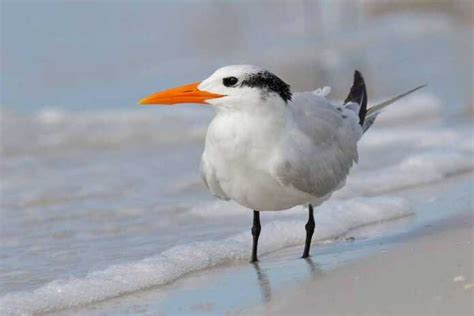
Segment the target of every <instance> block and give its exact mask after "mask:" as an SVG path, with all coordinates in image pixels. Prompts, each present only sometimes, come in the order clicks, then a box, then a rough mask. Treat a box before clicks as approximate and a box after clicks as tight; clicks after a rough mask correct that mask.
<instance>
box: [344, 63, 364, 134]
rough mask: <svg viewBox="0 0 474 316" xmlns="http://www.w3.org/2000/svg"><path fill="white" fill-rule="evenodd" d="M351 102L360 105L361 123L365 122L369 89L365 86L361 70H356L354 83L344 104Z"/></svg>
mask: <svg viewBox="0 0 474 316" xmlns="http://www.w3.org/2000/svg"><path fill="white" fill-rule="evenodd" d="M349 102H355V103H357V104H359V105H360V109H359V124H360V125H362V124H364V120H365V115H366V114H367V90H366V88H365V81H364V77H363V76H362V74H361V73H360V71H359V70H355V71H354V83H353V84H352V87H351V90H350V91H349V94H348V95H347V97H346V99H345V100H344V104H346V103H349Z"/></svg>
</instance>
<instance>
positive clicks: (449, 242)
mask: <svg viewBox="0 0 474 316" xmlns="http://www.w3.org/2000/svg"><path fill="white" fill-rule="evenodd" d="M473 234H474V218H473V213H472V210H471V211H466V212H463V213H462V214H460V215H457V216H455V217H453V218H449V219H444V220H440V221H438V222H435V223H433V224H430V225H427V226H426V227H425V228H423V229H421V230H420V231H417V232H416V233H415V234H413V236H411V237H410V238H409V240H407V241H408V242H402V243H401V244H399V245H397V246H395V247H394V248H392V249H390V251H387V252H384V253H378V254H375V255H373V256H368V257H366V258H363V259H361V260H359V261H358V262H355V263H353V264H351V265H344V266H341V267H339V268H336V269H334V270H333V271H331V272H329V273H323V274H321V276H320V277H319V278H317V279H315V280H312V281H308V282H306V283H305V284H304V285H302V286H300V287H298V288H297V289H296V291H292V293H281V294H280V295H277V296H276V297H275V298H274V299H273V300H272V302H271V303H268V304H264V305H262V306H260V307H258V308H256V310H254V312H258V313H271V314H274V315H289V314H290V313H291V314H293V315H309V314H312V313H314V312H317V313H321V314H322V315H349V314H350V315H424V314H427V315H472V313H473V311H474V307H473V302H474V283H473V282H474V280H473V269H472V264H473V251H474V250H473V243H472V238H473Z"/></svg>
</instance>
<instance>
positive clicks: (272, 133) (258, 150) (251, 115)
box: [139, 65, 425, 263]
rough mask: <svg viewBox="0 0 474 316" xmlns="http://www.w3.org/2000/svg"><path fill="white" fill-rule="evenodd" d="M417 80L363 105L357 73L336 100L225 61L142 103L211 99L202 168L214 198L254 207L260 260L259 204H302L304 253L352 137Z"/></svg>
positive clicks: (347, 162) (275, 207) (339, 179)
mask: <svg viewBox="0 0 474 316" xmlns="http://www.w3.org/2000/svg"><path fill="white" fill-rule="evenodd" d="M424 86H425V85H422V86H418V87H416V88H414V89H411V90H409V91H407V92H405V93H402V94H400V95H398V96H396V97H394V98H392V99H389V100H387V101H385V102H382V103H380V104H377V105H375V106H372V107H370V108H368V107H367V101H368V100H367V91H366V85H365V81H364V78H363V76H362V74H361V73H360V72H359V71H357V70H355V71H354V77H353V84H352V87H351V88H350V91H349V93H348V95H347V97H346V98H345V100H344V102H343V103H342V104H335V103H334V102H332V101H330V100H329V99H328V98H327V94H328V90H329V87H326V88H324V89H318V90H315V91H307V92H293V91H292V90H291V87H290V85H289V84H287V83H286V82H285V81H283V80H282V79H280V78H279V77H278V76H276V75H275V74H273V73H272V72H270V71H268V70H266V69H263V68H261V67H258V66H253V65H231V66H225V67H222V68H220V69H218V70H216V71H215V72H214V73H213V74H212V75H211V76H209V77H208V78H207V79H205V80H203V81H201V82H194V83H191V84H187V85H184V86H180V87H177V88H172V89H168V90H164V91H160V92H157V93H153V94H151V95H149V96H147V97H145V98H143V99H141V100H140V101H139V104H140V105H176V104H182V103H195V104H202V105H210V106H212V107H213V108H214V109H215V116H214V118H213V119H212V121H211V122H210V124H209V126H208V129H207V133H206V138H205V146H204V151H203V153H202V157H201V165H200V169H201V175H202V179H203V181H204V184H205V185H206V187H207V188H208V190H209V191H210V192H211V193H212V194H213V195H215V196H216V197H217V198H220V199H223V200H233V201H235V202H237V203H238V204H240V205H242V206H244V207H246V208H248V209H250V210H253V224H252V228H251V234H252V237H253V243H252V253H251V260H250V262H253V263H254V262H257V261H258V255H257V252H258V240H259V236H260V232H261V223H260V212H261V211H282V210H287V209H289V208H292V207H294V206H298V205H303V206H305V207H308V221H307V223H306V225H305V231H306V239H305V245H304V250H303V255H302V258H308V257H309V255H310V248H311V239H312V237H313V233H314V230H315V220H314V208H315V207H317V206H319V205H321V204H322V203H323V202H325V201H326V200H328V199H329V198H330V196H331V194H332V193H333V192H334V191H336V190H338V189H340V188H342V187H343V186H344V184H345V181H346V177H347V176H348V174H349V171H350V169H351V167H352V166H353V164H354V163H356V162H357V161H358V151H357V144H358V141H359V140H360V139H361V137H362V135H363V134H364V133H365V132H366V131H367V130H368V129H369V127H370V126H372V124H373V123H374V121H375V119H376V118H377V116H378V115H379V113H380V112H381V111H382V110H384V109H385V108H386V107H387V106H388V105H390V104H392V103H394V102H395V101H397V100H399V99H400V98H402V97H404V96H406V95H408V94H410V93H412V92H414V91H416V90H418V89H420V88H422V87H424Z"/></svg>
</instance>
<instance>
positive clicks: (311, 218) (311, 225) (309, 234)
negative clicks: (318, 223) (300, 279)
mask: <svg viewBox="0 0 474 316" xmlns="http://www.w3.org/2000/svg"><path fill="white" fill-rule="evenodd" d="M314 226H315V225H314V215H313V206H312V205H311V204H310V205H309V217H308V222H307V223H306V225H305V226H304V227H305V228H306V242H305V244H304V251H303V257H302V258H308V257H309V249H310V248H311V238H313V233H314Z"/></svg>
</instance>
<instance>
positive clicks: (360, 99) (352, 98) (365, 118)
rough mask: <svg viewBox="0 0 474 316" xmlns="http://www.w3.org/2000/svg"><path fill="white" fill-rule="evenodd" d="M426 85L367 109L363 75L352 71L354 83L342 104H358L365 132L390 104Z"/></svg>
mask: <svg viewBox="0 0 474 316" xmlns="http://www.w3.org/2000/svg"><path fill="white" fill-rule="evenodd" d="M423 87H426V84H424V85H421V86H418V87H416V88H413V89H411V90H409V91H407V92H404V93H401V94H399V95H397V96H395V97H393V98H391V99H389V100H386V101H384V102H381V103H379V104H377V105H374V106H372V107H370V108H368V109H367V90H366V88H365V82H364V77H362V74H361V73H360V72H359V71H357V70H356V71H355V72H354V83H353V84H352V87H351V90H350V91H349V95H348V96H347V98H346V99H345V100H344V104H347V103H350V102H354V103H357V104H358V105H359V124H360V125H361V126H362V130H363V131H364V132H365V131H366V130H368V129H369V127H370V126H372V124H374V122H375V119H376V118H377V116H378V115H379V114H380V112H381V111H382V110H384V109H385V108H386V107H387V106H389V105H390V104H392V103H394V102H397V101H398V100H400V99H401V98H403V97H406V96H407V95H409V94H411V93H413V92H415V91H417V90H419V89H421V88H423Z"/></svg>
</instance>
